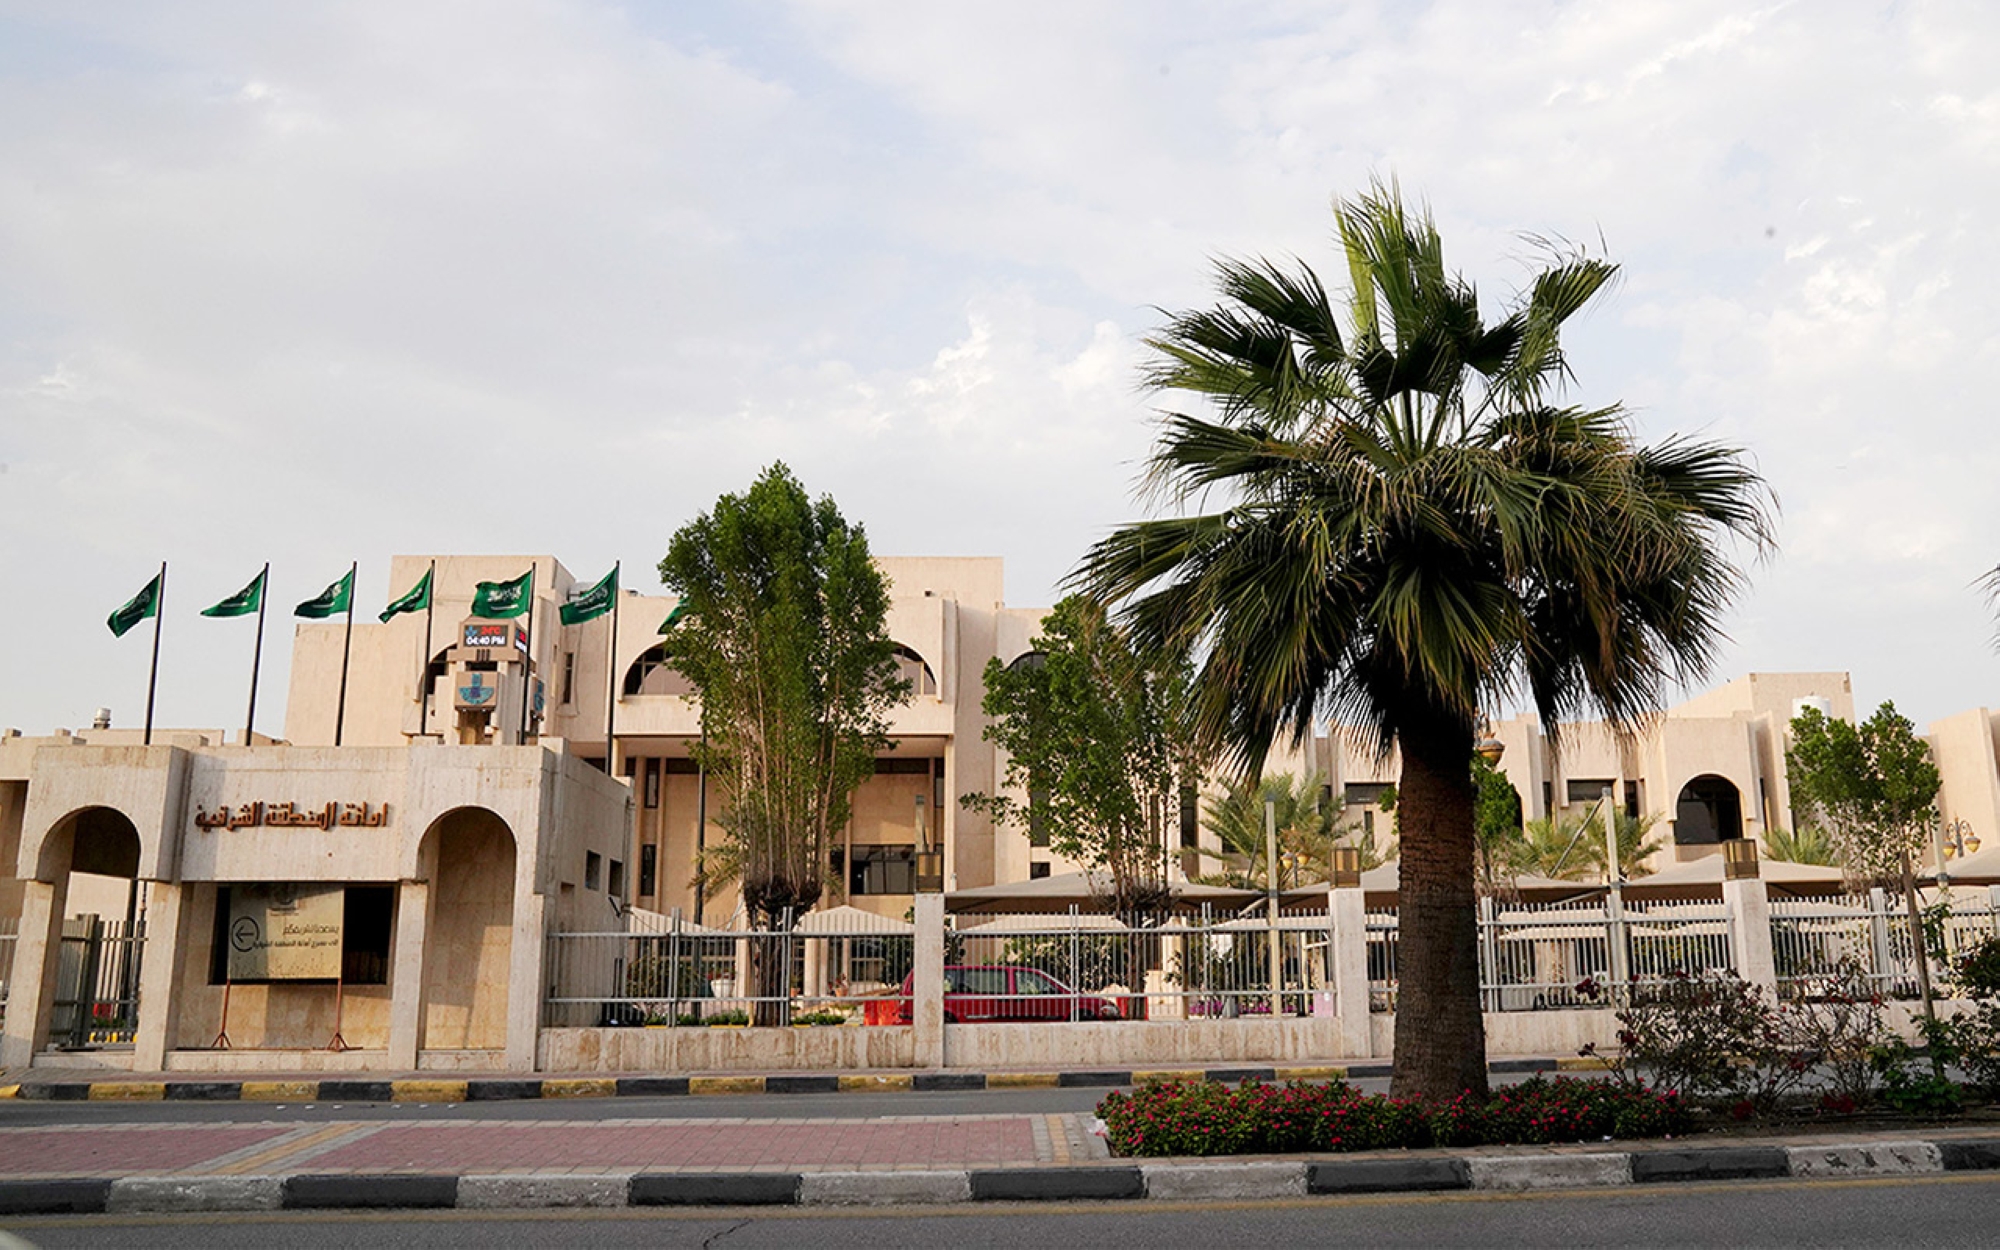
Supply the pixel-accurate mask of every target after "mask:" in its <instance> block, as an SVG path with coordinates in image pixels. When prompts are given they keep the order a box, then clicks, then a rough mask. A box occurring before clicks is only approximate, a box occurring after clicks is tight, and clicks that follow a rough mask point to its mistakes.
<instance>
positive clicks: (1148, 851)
mask: <svg viewBox="0 0 2000 1250" xmlns="http://www.w3.org/2000/svg"><path fill="white" fill-rule="evenodd" d="M1033 646H1034V650H1035V653H1036V654H1037V655H1038V656H1039V659H1038V660H1036V661H1035V662H1032V663H1015V664H1012V665H1003V664H1001V663H1000V662H999V660H997V659H995V660H990V661H988V662H987V665H986V676H985V681H986V697H985V700H984V702H983V703H982V705H981V706H982V707H983V708H984V710H985V712H986V715H987V716H989V717H991V718H992V723H991V724H990V725H988V726H987V728H986V738H987V740H988V741H990V742H992V743H994V744H995V745H996V746H998V747H999V748H1000V749H1001V750H1002V751H1004V752H1006V754H1007V772H1006V776H1005V778H1004V782H1005V785H1006V786H1007V788H1008V789H1009V790H1011V791H1014V792H1017V793H1032V794H1034V795H1036V796H1037V798H1038V800H1039V807H1038V808H1037V809H1035V810H1034V812H1033V815H1034V817H1035V819H1036V820H1037V821H1038V822H1039V823H1040V826H1041V828H1042V829H1044V830H1046V831H1047V833H1048V838H1049V845H1050V846H1051V847H1052V848H1054V849H1055V850H1056V851H1057V852H1058V853H1059V854H1062V855H1064V856H1067V857H1068V858H1070V859H1074V860H1077V861H1079V862H1081V863H1084V864H1086V865H1088V866H1091V867H1101V868H1104V869H1106V870H1108V872H1109V875H1110V879H1111V893H1112V898H1111V903H1112V908H1113V910H1114V911H1116V912H1117V913H1118V914H1120V915H1124V916H1128V917H1132V916H1143V915H1148V914H1157V913H1158V912H1160V911H1162V910H1164V908H1165V906H1166V900H1167V885H1166V878H1165V864H1164V862H1163V853H1164V851H1165V850H1166V848H1168V847H1169V846H1170V845H1171V840H1170V839H1171V836H1172V833H1173V831H1174V830H1176V829H1177V828H1178V826H1179V808H1178V805H1179V802H1180V789H1181V785H1182V784H1183V783H1184V782H1185V783H1188V784H1193V783H1194V782H1195V781H1197V780H1198V779H1199V777H1200V775H1201V770H1202V766H1203V764H1204V763H1205V762H1206V760H1205V758H1204V756H1203V755H1202V754H1201V753H1200V752H1198V751H1197V750H1196V749H1195V747H1194V744H1193V741H1192V738H1191V737H1190V735H1189V734H1188V732H1187V723H1188V722H1187V704H1186V695H1187V674H1186V670H1185V668H1184V667H1181V666H1176V665H1173V664H1171V663H1169V664H1165V665H1154V664H1149V663H1147V662H1145V661H1143V660H1141V658H1140V657H1139V656H1138V654H1137V653H1136V652H1135V651H1134V650H1133V648H1132V645H1131V643H1130V641H1129V639H1128V638H1127V636H1126V634H1125V632H1124V631H1123V630H1122V629H1121V628H1119V627H1118V626H1117V625H1115V624H1113V623H1112V622H1111V621H1109V620H1108V619H1107V618H1106V616H1105V614H1104V611H1103V609H1102V608H1101V607H1099V606H1097V605H1096V604H1095V603H1093V602H1092V601H1091V600H1089V599H1086V598H1084V597H1083V596H1080V595H1070V596H1068V597H1066V598H1064V599H1063V600H1062V601H1061V602H1060V603H1058V604H1056V606H1055V607H1054V608H1053V609H1051V610H1050V612H1049V614H1048V616H1047V617H1045V618H1043V621H1042V628H1041V634H1040V636H1038V637H1037V638H1036V639H1035V640H1034V643H1033ZM960 801H961V802H962V803H963V804H964V805H965V806H966V807H968V808H971V809H973V810H976V811H984V812H986V813H988V814H989V815H991V816H992V817H993V818H994V819H995V820H996V821H999V822H1001V823H1007V824H1014V825H1017V826H1021V827H1025V826H1026V825H1027V823H1028V819H1029V816H1030V805H1029V802H1027V801H1023V800H1020V799H1017V798H1015V797H1013V795H1012V794H1008V793H1002V794H971V795H967V796H965V798H963V799H962V800H960Z"/></svg>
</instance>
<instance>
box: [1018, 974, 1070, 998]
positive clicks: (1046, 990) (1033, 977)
mask: <svg viewBox="0 0 2000 1250" xmlns="http://www.w3.org/2000/svg"><path fill="white" fill-rule="evenodd" d="M1014 990H1015V992H1016V993H1019V994H1060V993H1062V992H1063V989H1062V986H1060V985H1057V984H1056V983H1055V982H1054V981H1051V980H1050V979H1049V978H1048V977H1047V976H1045V975H1044V974H1042V973H1040V972H1037V971H1035V970H1034V969H1033V968H1022V969H1021V970H1019V971H1018V972H1016V973H1015V974H1014Z"/></svg>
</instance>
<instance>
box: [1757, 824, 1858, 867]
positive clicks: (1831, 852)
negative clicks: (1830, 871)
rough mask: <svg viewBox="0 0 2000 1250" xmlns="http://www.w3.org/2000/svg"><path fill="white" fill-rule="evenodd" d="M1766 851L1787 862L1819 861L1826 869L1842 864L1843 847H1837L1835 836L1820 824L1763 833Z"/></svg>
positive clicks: (1813, 862)
mask: <svg viewBox="0 0 2000 1250" xmlns="http://www.w3.org/2000/svg"><path fill="white" fill-rule="evenodd" d="M1764 854H1765V855H1767V856H1769V857H1770V858H1772V859H1776V860H1783V861H1784V862H1785V863H1788V864H1818V865H1819V866H1821V867H1823V868H1838V867H1839V866H1840V849H1839V848H1838V847H1836V846H1834V844H1833V838H1832V836H1831V835H1829V834H1828V833H1827V831H1826V830H1824V829H1822V828H1820V827H1819V826H1818V825H1810V824H1808V825H1800V826H1799V827H1798V828H1796V829H1779V828H1773V829H1771V830H1770V831H1769V832H1768V833H1766V834H1765V835H1764Z"/></svg>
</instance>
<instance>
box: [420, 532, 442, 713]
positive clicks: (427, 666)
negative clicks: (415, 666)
mask: <svg viewBox="0 0 2000 1250" xmlns="http://www.w3.org/2000/svg"><path fill="white" fill-rule="evenodd" d="M437 571H438V562H437V561H436V560H432V561H431V571H430V572H428V573H426V574H424V590H425V594H424V669H423V676H422V677H421V678H419V679H418V680H419V683H420V684H421V685H422V686H423V688H424V692H423V711H422V712H420V713H418V716H417V734H418V735H419V736H422V735H424V734H427V733H429V732H430V731H431V609H432V607H433V605H435V604H436V603H437V597H438V588H437Z"/></svg>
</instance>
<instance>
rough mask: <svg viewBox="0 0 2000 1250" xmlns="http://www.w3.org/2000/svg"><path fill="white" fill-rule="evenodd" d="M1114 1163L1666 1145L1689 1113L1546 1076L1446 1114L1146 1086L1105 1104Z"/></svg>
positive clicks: (1638, 1089) (1340, 1093)
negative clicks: (1603, 1143)
mask: <svg viewBox="0 0 2000 1250" xmlns="http://www.w3.org/2000/svg"><path fill="white" fill-rule="evenodd" d="M1097 1114H1098V1115H1099V1116H1100V1117H1101V1118H1102V1119H1103V1120H1104V1126H1105V1136H1106V1139H1107V1141H1108V1142H1109V1143H1110V1146H1111V1152H1112V1153H1113V1154H1115V1155H1120V1156H1125V1157H1134V1156H1138V1157H1158V1156H1171V1155H1225V1154H1277V1153H1294V1152H1299V1151H1308V1150H1310V1151H1353V1150H1392V1149H1411V1148H1421V1147H1425V1146H1432V1145H1439V1146H1485V1145H1503V1144H1544V1143H1558V1142H1576V1141H1596V1140H1599V1139H1602V1138H1606V1137H1624V1138H1638V1137H1663V1136H1668V1135H1671V1134H1674V1133H1680V1132H1684V1131H1686V1129H1687V1126H1688V1123H1689V1117H1688V1111H1687V1106H1686V1104H1685V1103H1684V1102H1683V1101H1682V1099H1681V1098H1680V1097H1679V1096H1678V1095H1675V1094H1672V1093H1661V1092H1659V1091H1657V1090H1655V1089H1651V1088H1648V1087H1647V1086H1646V1085H1645V1084H1644V1083H1643V1082H1639V1083H1628V1082H1619V1081H1611V1080H1603V1079H1595V1080H1580V1079H1575V1078H1571V1077H1543V1076H1536V1077H1533V1078H1531V1079H1530V1080H1527V1081H1524V1082H1522V1083H1521V1084H1519V1085H1515V1086H1512V1087H1511V1088H1507V1089H1502V1090H1500V1091H1498V1092H1497V1093H1495V1094H1494V1095H1493V1096H1492V1097H1490V1098H1489V1097H1486V1096H1484V1095H1480V1094H1474V1093H1470V1092H1467V1093H1463V1094H1460V1095H1458V1096H1457V1097H1455V1098H1452V1099H1449V1100H1446V1101H1444V1102H1441V1103H1438V1104H1436V1105H1430V1106H1427V1105H1426V1104H1424V1103H1421V1102H1417V1101H1414V1100H1409V1099H1401V1098H1386V1097H1383V1096H1382V1095H1380V1094H1363V1093H1361V1092H1360V1091H1359V1090H1356V1089H1354V1088H1353V1087H1352V1086H1349V1085H1347V1084H1346V1083H1345V1082H1342V1081H1332V1082H1328V1083H1325V1084H1307V1083H1304V1082H1299V1081H1294V1082H1291V1083H1290V1084H1287V1085H1282V1086H1274V1085H1265V1084H1263V1083H1261V1082H1257V1081H1245V1082H1244V1083H1243V1084H1242V1085H1241V1086H1239V1087H1237V1088H1236V1089H1234V1090H1231V1089H1230V1088H1229V1087H1228V1086H1227V1085H1224V1084H1222V1083H1220V1082H1217V1081H1194V1082H1173V1083H1167V1084H1160V1085H1148V1086H1141V1087H1140V1088H1139V1089H1137V1090H1135V1091H1133V1092H1132V1093H1131V1094H1129V1095H1128V1094H1122V1093H1113V1094H1109V1095H1107V1096H1106V1097H1105V1099H1104V1100H1103V1101H1102V1102H1101V1103H1099V1104H1098V1107H1097Z"/></svg>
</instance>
